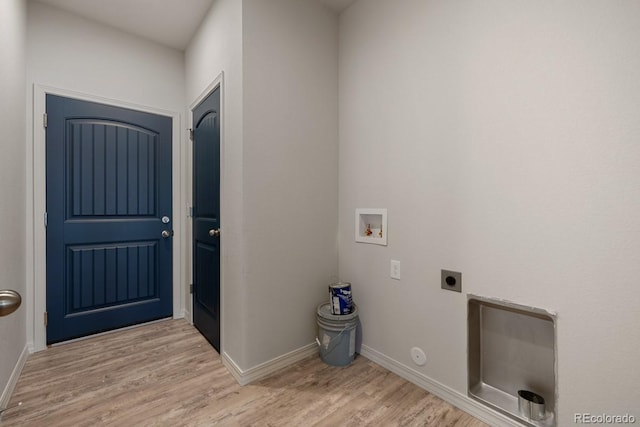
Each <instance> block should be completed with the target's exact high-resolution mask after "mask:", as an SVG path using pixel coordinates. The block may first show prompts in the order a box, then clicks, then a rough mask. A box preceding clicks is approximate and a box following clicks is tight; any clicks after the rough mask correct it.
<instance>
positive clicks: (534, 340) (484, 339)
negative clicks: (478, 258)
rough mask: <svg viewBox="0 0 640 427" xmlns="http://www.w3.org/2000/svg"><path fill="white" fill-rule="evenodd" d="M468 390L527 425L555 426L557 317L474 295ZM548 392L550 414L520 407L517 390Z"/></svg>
mask: <svg viewBox="0 0 640 427" xmlns="http://www.w3.org/2000/svg"><path fill="white" fill-rule="evenodd" d="M467 314H468V318H467V321H468V331H467V333H468V394H469V396H470V397H471V398H473V399H475V400H478V401H480V402H481V403H483V404H484V405H486V406H488V407H490V408H492V409H495V410H497V411H499V412H501V413H503V414H505V415H507V416H509V417H510V418H513V419H515V420H517V421H520V422H522V423H524V424H525V425H529V426H534V427H539V426H544V427H554V426H555V425H556V397H557V392H556V317H555V314H553V313H551V312H548V311H546V310H543V309H539V308H535V307H526V306H523V305H519V304H515V303H510V302H506V301H501V300H496V299H491V298H485V297H478V296H474V295H469V299H468V313H467ZM520 390H526V391H529V392H533V393H535V394H537V395H540V396H542V397H544V401H545V415H544V418H543V419H541V420H533V419H531V418H528V417H527V416H526V415H524V413H523V411H521V410H519V408H518V391H520Z"/></svg>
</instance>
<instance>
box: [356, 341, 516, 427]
mask: <svg viewBox="0 0 640 427" xmlns="http://www.w3.org/2000/svg"><path fill="white" fill-rule="evenodd" d="M360 354H361V355H362V356H364V357H366V358H367V359H369V360H371V361H372V362H375V363H377V364H378V365H380V366H382V367H383V368H386V369H388V370H390V371H391V372H393V373H394V374H396V375H398V376H399V377H402V378H404V379H405V380H407V381H409V382H412V383H413V384H415V385H417V386H418V387H420V388H422V389H424V390H426V391H428V392H429V393H431V394H434V395H436V396H438V397H439V398H441V399H442V400H444V401H446V402H448V403H450V404H452V405H453V406H455V407H457V408H459V409H461V410H463V411H465V412H466V413H468V414H470V415H472V416H474V417H476V418H478V419H479V420H481V421H483V422H485V423H487V424H489V425H491V426H494V427H521V426H522V424H520V423H518V422H516V421H514V420H512V419H511V418H507V417H506V416H504V415H502V414H500V413H498V412H496V411H493V410H492V409H489V408H487V407H486V406H484V405H482V404H480V403H478V402H476V401H475V400H473V399H471V398H470V397H467V396H465V395H463V394H461V393H459V392H458V391H456V390H454V389H452V388H450V387H447V386H446V385H444V384H442V383H440V382H438V381H436V380H434V379H432V378H429V377H428V376H426V375H424V374H422V373H420V372H418V371H416V370H414V369H411V368H410V367H408V366H406V365H403V364H402V363H400V362H398V361H397V360H394V359H392V358H390V357H389V356H387V355H385V354H383V353H380V352H379V351H377V350H374V349H372V348H371V347H369V346H366V345H364V344H363V345H362V349H361V353H360Z"/></svg>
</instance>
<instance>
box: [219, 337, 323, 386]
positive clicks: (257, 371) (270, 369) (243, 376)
mask: <svg viewBox="0 0 640 427" xmlns="http://www.w3.org/2000/svg"><path fill="white" fill-rule="evenodd" d="M317 353H318V345H317V344H316V343H315V342H313V343H311V344H307V345H305V346H304V347H300V348H299V349H297V350H293V351H291V352H289V353H286V354H283V355H282V356H278V357H276V358H275V359H271V360H269V361H267V362H264V363H261V364H259V365H256V366H254V367H252V368H249V369H247V370H242V369H240V367H239V366H238V365H237V363H235V362H234V361H233V359H231V357H229V355H228V354H227V353H226V352H224V351H223V352H222V354H221V355H220V356H221V357H222V363H223V364H224V366H226V367H227V369H228V370H229V372H230V373H231V375H233V377H234V378H235V379H236V381H237V382H238V384H240V385H247V384H250V383H252V382H254V381H257V380H259V379H262V378H264V377H267V376H269V375H271V374H273V373H274V372H276V371H279V370H280V369H283V368H286V367H287V366H290V365H292V364H294V363H296V362H299V361H301V360H303V359H306V358H307V357H310V356H313V355H314V354H317Z"/></svg>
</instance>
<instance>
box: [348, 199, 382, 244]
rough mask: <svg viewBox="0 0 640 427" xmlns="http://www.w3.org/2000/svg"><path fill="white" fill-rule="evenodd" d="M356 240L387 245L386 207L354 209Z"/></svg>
mask: <svg viewBox="0 0 640 427" xmlns="http://www.w3.org/2000/svg"><path fill="white" fill-rule="evenodd" d="M356 242H360V243H373V244H376V245H383V246H386V245H387V210H386V209H365V208H358V209H356Z"/></svg>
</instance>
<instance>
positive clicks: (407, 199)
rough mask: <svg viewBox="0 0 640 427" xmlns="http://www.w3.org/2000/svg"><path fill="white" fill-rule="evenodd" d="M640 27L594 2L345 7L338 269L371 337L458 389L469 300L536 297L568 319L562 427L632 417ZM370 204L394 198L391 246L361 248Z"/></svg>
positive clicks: (630, 7)
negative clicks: (448, 277)
mask: <svg viewBox="0 0 640 427" xmlns="http://www.w3.org/2000/svg"><path fill="white" fill-rule="evenodd" d="M639 21H640V3H638V2H625V1H611V2H600V1H590V0H589V1H565V2H561V3H557V2H555V3H546V4H543V3H540V2H510V1H498V0H491V1H483V2H450V1H410V0H401V1H394V2H389V1H386V0H368V1H359V2H356V3H355V4H354V5H353V6H351V7H350V8H349V9H347V10H346V11H345V12H344V13H343V14H342V15H341V17H340V107H339V109H340V275H341V277H342V278H344V279H347V280H351V281H352V282H353V286H354V296H355V298H356V301H357V303H358V304H359V308H360V314H361V319H362V323H363V328H364V336H363V344H364V345H368V346H370V347H371V348H373V349H375V350H377V351H379V352H381V353H383V354H385V355H387V356H388V357H390V358H392V359H394V360H396V361H398V362H400V363H402V364H405V365H407V366H410V367H412V368H413V369H415V370H416V371H419V372H420V373H422V374H423V375H426V376H428V377H429V378H431V379H434V380H436V381H438V382H440V383H442V384H444V385H446V386H448V387H451V388H453V389H455V390H457V391H458V392H459V393H461V394H463V395H466V381H467V379H466V323H465V319H466V296H465V294H466V293H467V292H469V293H473V294H478V295H483V296H488V297H497V298H502V299H506V300H511V301H514V302H517V303H520V304H524V305H530V306H537V307H541V308H545V309H549V310H552V311H557V313H558V329H557V334H558V355H559V363H558V368H559V377H558V381H559V396H560V397H559V420H558V425H570V424H573V422H574V420H573V414H574V413H575V412H590V413H592V414H601V413H603V412H604V413H608V414H611V413H614V414H616V413H620V414H625V413H626V412H630V411H632V410H636V411H637V408H638V405H637V402H638V401H640V388H638V387H637V378H638V377H637V375H633V374H631V372H635V370H636V365H637V360H638V358H637V354H638V353H639V352H640V328H638V321H639V319H640V287H638V286H637V278H638V276H640V263H639V262H638V254H640V216H639V215H638V214H637V213H638V210H639V209H640V197H638V196H639V195H640V174H639V173H638V164H639V163H638V162H639V160H640V144H638V141H639V140H640V127H639V126H638V117H640V102H638V100H639V99H640V84H639V83H638V82H640V71H639V70H640V44H639V43H638V40H640V27H639V26H638V25H637V23H638V22H639ZM358 207H375V208H388V209H389V211H388V221H389V224H388V231H389V235H388V238H389V245H388V246H387V247H380V246H374V245H366V244H360V243H358V244H357V243H355V242H354V237H353V236H354V230H353V228H354V225H353V223H354V210H355V209H356V208H358ZM391 259H395V260H400V261H401V271H402V280H401V281H399V282H398V281H394V280H391V279H390V278H389V261H390V260H391ZM441 268H444V269H452V270H458V271H462V273H463V276H462V277H463V280H462V281H463V293H462V294H458V293H453V292H448V291H444V290H441V289H440V269H441ZM413 346H419V347H422V348H423V349H424V350H425V352H426V354H427V364H426V365H425V366H423V367H419V366H416V365H414V364H413V362H412V361H411V359H410V356H409V350H410V348H411V347H413ZM635 415H636V417H637V416H639V415H640V413H637V412H636V414H635Z"/></svg>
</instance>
